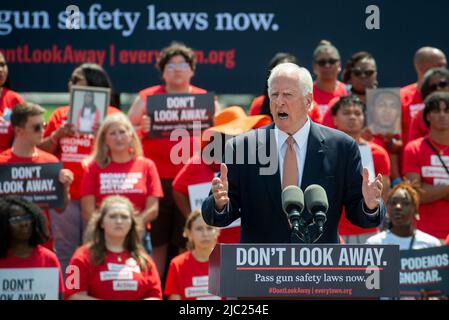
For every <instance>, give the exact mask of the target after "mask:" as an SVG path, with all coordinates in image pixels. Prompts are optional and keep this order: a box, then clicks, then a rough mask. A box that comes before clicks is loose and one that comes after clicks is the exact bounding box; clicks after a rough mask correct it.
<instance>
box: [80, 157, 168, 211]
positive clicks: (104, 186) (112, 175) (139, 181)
mask: <svg viewBox="0 0 449 320" xmlns="http://www.w3.org/2000/svg"><path fill="white" fill-rule="evenodd" d="M89 195H92V196H95V202H96V205H97V206H98V207H99V206H100V204H101V202H102V201H103V199H104V198H106V197H107V196H111V195H120V196H124V197H127V198H128V199H129V200H130V201H131V202H132V203H133V205H134V207H135V209H136V210H138V211H142V209H144V208H145V203H146V199H147V197H149V196H153V197H158V198H162V197H163V196H164V193H163V191H162V185H161V181H160V179H159V174H158V173H157V170H156V166H155V165H154V162H153V161H152V160H150V159H147V158H144V157H138V158H136V159H131V160H130V161H128V162H125V163H117V162H114V161H112V162H111V163H110V164H108V165H107V166H106V167H105V168H100V167H99V166H98V164H97V162H96V161H92V162H90V163H89V164H88V166H87V168H86V171H85V173H84V176H83V179H82V182H81V196H82V197H84V196H89Z"/></svg>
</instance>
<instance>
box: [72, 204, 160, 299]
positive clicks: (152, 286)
mask: <svg viewBox="0 0 449 320" xmlns="http://www.w3.org/2000/svg"><path fill="white" fill-rule="evenodd" d="M140 229H141V228H140V225H139V223H138V220H137V219H136V218H135V216H134V208H133V205H132V203H131V202H130V201H129V199H127V198H125V197H120V196H109V197H107V198H105V199H104V201H103V202H102V204H101V207H100V210H99V212H98V213H96V214H94V215H93V217H92V219H91V220H90V222H89V225H88V228H87V232H86V244H85V245H84V246H82V247H80V248H79V249H78V250H77V251H76V252H75V254H74V255H73V257H72V259H71V260H70V264H69V267H70V268H69V269H68V270H70V271H71V272H73V275H75V274H77V275H78V277H77V278H78V283H72V281H71V279H72V277H73V275H72V274H68V275H67V281H66V286H67V291H66V298H67V299H71V300H97V299H107V300H142V299H161V298H162V290H161V282H160V278H159V273H158V272H157V268H156V266H155V264H154V262H153V260H152V259H151V257H150V256H148V255H147V254H146V252H145V250H144V248H143V247H142V245H141V243H140ZM74 270H76V273H75V271H74ZM74 279H75V278H74Z"/></svg>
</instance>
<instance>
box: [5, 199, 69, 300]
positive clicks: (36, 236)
mask: <svg viewBox="0 0 449 320" xmlns="http://www.w3.org/2000/svg"><path fill="white" fill-rule="evenodd" d="M49 239H50V234H49V232H48V229H47V221H46V218H45V216H44V215H43V214H42V212H41V210H40V209H39V207H38V206H36V205H35V204H33V203H31V202H28V201H27V200H25V199H23V198H21V197H19V196H15V195H9V196H4V197H2V198H0V269H18V268H55V269H57V271H58V276H57V277H56V278H54V279H48V281H53V282H55V283H53V285H54V286H55V287H57V288H59V290H58V292H59V298H60V299H62V297H63V293H64V284H63V280H62V272H61V266H60V264H59V260H58V258H57V257H56V255H55V254H54V253H53V252H52V251H50V250H49V249H47V248H45V247H43V246H42V244H44V243H46V242H47V241H48V240H49Z"/></svg>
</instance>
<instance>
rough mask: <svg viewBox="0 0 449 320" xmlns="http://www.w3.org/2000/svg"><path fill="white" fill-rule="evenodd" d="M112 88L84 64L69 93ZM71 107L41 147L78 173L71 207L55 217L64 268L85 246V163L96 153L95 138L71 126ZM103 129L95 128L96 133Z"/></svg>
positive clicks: (56, 118) (54, 118)
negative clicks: (74, 89) (77, 89)
mask: <svg viewBox="0 0 449 320" xmlns="http://www.w3.org/2000/svg"><path fill="white" fill-rule="evenodd" d="M74 85H77V86H83V87H101V88H111V89H112V83H111V80H110V79H109V76H108V74H107V73H106V71H105V70H104V69H103V68H102V67H101V66H100V65H98V64H95V63H83V64H81V65H80V66H78V67H76V68H75V70H73V72H72V74H71V76H70V79H69V83H68V89H69V92H70V91H71V87H72V86H74ZM118 112H120V110H119V109H117V108H116V107H113V106H112V105H111V106H108V109H107V114H108V115H109V114H113V113H118ZM69 114H70V106H61V107H58V108H57V109H55V110H54V111H53V113H52V114H51V116H50V119H49V120H48V125H47V127H46V128H45V132H44V137H45V138H44V140H43V141H42V143H41V144H40V145H39V148H41V149H42V150H44V151H47V152H49V153H52V154H54V155H55V156H56V157H58V159H59V160H60V161H61V162H62V163H63V165H64V168H65V169H69V170H71V171H72V172H73V173H74V180H73V183H72V185H71V188H70V200H71V201H70V203H69V204H68V206H67V208H66V209H65V210H64V211H63V212H62V213H61V215H57V216H56V215H55V216H53V217H52V218H53V227H54V236H55V246H56V250H57V252H58V257H59V259H60V261H61V265H62V267H63V268H64V269H65V267H66V266H67V265H68V263H69V260H70V258H71V257H72V255H73V253H74V252H75V250H76V248H78V246H80V245H81V243H82V233H83V223H82V218H81V206H80V198H81V178H82V177H83V174H84V168H83V166H82V161H83V160H84V159H86V158H87V157H88V156H89V155H90V154H91V152H92V150H93V146H94V141H95V135H94V134H83V133H80V132H77V131H76V130H75V128H74V126H73V125H71V124H70V123H69V122H68V120H69V119H68V118H69ZM99 126H100V123H97V124H96V125H95V126H94V128H93V129H94V131H95V132H96V131H97V130H98V128H99Z"/></svg>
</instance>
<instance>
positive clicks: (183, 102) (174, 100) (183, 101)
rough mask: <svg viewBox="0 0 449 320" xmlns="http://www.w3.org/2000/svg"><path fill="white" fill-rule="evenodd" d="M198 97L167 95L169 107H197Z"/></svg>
mask: <svg viewBox="0 0 449 320" xmlns="http://www.w3.org/2000/svg"><path fill="white" fill-rule="evenodd" d="M195 99H196V97H194V96H193V97H167V109H185V108H193V107H195Z"/></svg>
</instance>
